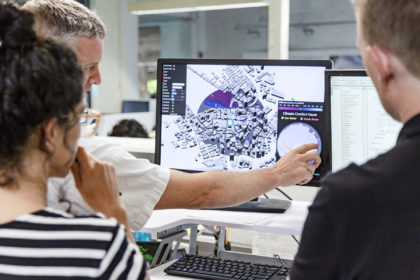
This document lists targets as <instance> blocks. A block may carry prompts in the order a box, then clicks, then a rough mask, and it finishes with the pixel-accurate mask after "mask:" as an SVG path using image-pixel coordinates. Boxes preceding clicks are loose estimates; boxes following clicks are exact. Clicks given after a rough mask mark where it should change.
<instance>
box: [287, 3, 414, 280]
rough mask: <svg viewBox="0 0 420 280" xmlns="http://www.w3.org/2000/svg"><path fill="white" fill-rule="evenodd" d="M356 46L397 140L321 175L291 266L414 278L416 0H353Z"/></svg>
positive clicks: (322, 274)
mask: <svg viewBox="0 0 420 280" xmlns="http://www.w3.org/2000/svg"><path fill="white" fill-rule="evenodd" d="M354 5H355V10H356V19H357V25H358V42H357V44H358V48H359V49H360V51H361V53H362V57H363V61H364V64H365V66H366V68H367V71H368V73H369V75H370V77H371V78H372V80H373V82H374V84H375V86H376V88H377V90H378V94H379V97H380V99H381V102H382V104H383V106H384V108H385V110H386V111H387V112H388V113H389V114H390V115H391V116H392V117H393V118H394V119H396V120H398V121H401V122H402V123H403V124H404V127H403V128H402V130H401V132H400V135H399V137H398V141H397V144H396V146H395V147H394V148H393V149H391V150H390V151H389V152H387V153H385V154H383V155H380V156H378V157H377V158H375V159H373V160H370V161H368V162H367V163H366V164H364V165H361V166H358V165H355V164H352V165H350V166H349V167H347V168H345V169H343V170H341V171H339V172H337V173H335V174H333V175H330V176H328V177H327V178H325V180H324V181H323V184H322V185H323V186H322V188H321V190H320V192H319V193H318V195H317V197H316V198H315V201H314V203H313V205H312V206H311V207H310V209H309V215H308V218H307V220H306V223H305V227H304V230H303V234H302V240H301V246H300V248H299V251H298V253H297V255H296V258H295V262H294V266H293V268H292V272H291V279H292V280H299V279H311V280H316V279H322V280H328V279H340V280H344V279H363V280H374V279H382V280H383V279H404V280H410V279H413V280H414V279H417V280H418V279H420V57H419V54H420V36H419V34H420V1H418V0H398V1H396V0H355V1H354Z"/></svg>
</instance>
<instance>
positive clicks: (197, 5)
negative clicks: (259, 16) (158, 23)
mask: <svg viewBox="0 0 420 280" xmlns="http://www.w3.org/2000/svg"><path fill="white" fill-rule="evenodd" d="M268 5H269V0H225V1H222V0H146V1H137V2H131V3H128V9H129V11H130V13H132V14H135V15H156V14H171V13H182V12H200V11H212V10H226V9H240V8H255V7H264V6H268Z"/></svg>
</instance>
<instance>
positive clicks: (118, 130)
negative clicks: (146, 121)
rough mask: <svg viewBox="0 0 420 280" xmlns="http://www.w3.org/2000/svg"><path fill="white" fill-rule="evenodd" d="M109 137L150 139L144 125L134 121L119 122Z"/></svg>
mask: <svg viewBox="0 0 420 280" xmlns="http://www.w3.org/2000/svg"><path fill="white" fill-rule="evenodd" d="M108 136H117V137H137V138H149V136H148V133H147V131H146V129H144V127H143V125H142V124H141V123H139V122H138V121H136V120H134V119H130V120H127V119H125V120H121V121H119V122H118V123H117V124H116V125H114V127H113V128H112V131H111V132H110V133H108Z"/></svg>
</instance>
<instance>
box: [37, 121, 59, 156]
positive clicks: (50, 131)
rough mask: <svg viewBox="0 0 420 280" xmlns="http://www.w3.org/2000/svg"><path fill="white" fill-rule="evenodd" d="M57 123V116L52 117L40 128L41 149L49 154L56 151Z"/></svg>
mask: <svg viewBox="0 0 420 280" xmlns="http://www.w3.org/2000/svg"><path fill="white" fill-rule="evenodd" d="M56 124H57V118H51V119H49V120H47V121H46V122H45V123H44V124H43V125H42V126H41V128H40V130H41V131H40V132H41V137H40V139H39V145H40V148H41V150H43V151H44V152H46V153H48V154H52V153H54V151H55V142H56V137H57V131H56V129H55V127H56V126H55V125H56Z"/></svg>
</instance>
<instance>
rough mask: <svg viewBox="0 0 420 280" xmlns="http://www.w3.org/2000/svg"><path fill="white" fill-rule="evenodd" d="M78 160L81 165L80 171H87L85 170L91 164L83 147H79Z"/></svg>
mask: <svg viewBox="0 0 420 280" xmlns="http://www.w3.org/2000/svg"><path fill="white" fill-rule="evenodd" d="M76 158H77V161H78V163H79V166H80V169H81V170H85V168H86V167H87V165H88V164H89V155H88V153H87V152H86V151H85V149H84V148H83V147H80V146H79V147H77V154H76Z"/></svg>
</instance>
